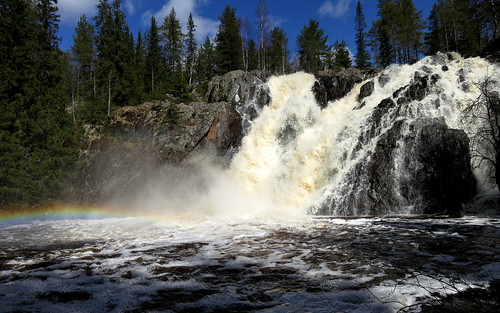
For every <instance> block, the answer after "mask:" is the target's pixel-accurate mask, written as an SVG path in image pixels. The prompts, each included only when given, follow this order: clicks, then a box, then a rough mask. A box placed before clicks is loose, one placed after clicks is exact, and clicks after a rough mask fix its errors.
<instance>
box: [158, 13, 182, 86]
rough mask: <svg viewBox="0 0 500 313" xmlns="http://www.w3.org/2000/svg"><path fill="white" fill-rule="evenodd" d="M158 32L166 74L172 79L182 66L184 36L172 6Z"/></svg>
mask: <svg viewBox="0 0 500 313" xmlns="http://www.w3.org/2000/svg"><path fill="white" fill-rule="evenodd" d="M160 32H161V34H162V37H163V42H164V53H165V58H166V60H167V75H168V78H169V79H173V77H174V76H176V75H177V74H176V73H177V72H178V70H179V68H180V67H182V49H183V37H184V35H183V34H182V29H181V24H180V22H179V19H178V18H177V15H176V13H175V9H174V8H172V10H171V11H170V13H169V14H168V15H167V16H166V17H165V19H164V21H163V25H162V26H161V27H160Z"/></svg>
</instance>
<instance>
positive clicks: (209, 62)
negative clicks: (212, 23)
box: [196, 37, 216, 83]
mask: <svg viewBox="0 0 500 313" xmlns="http://www.w3.org/2000/svg"><path fill="white" fill-rule="evenodd" d="M215 53H216V52H215V47H214V44H213V43H212V41H211V40H210V38H209V37H207V38H205V42H204V43H203V45H202V46H201V47H200V48H199V51H198V66H197V71H196V73H197V74H198V80H199V81H200V82H201V83H207V82H208V81H209V80H210V79H211V78H212V77H213V76H214V73H215V59H216V56H215Z"/></svg>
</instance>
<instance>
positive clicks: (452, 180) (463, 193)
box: [313, 60, 476, 216]
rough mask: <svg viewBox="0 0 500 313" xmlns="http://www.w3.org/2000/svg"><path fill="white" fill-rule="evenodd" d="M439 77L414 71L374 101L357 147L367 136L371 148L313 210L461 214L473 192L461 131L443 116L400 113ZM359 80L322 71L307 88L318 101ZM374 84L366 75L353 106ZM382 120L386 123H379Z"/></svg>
mask: <svg viewBox="0 0 500 313" xmlns="http://www.w3.org/2000/svg"><path fill="white" fill-rule="evenodd" d="M438 61H439V60H438ZM439 79H440V77H439V75H436V74H433V73H425V72H424V73H421V72H415V74H414V78H413V80H412V82H411V83H410V84H409V85H407V86H403V87H400V88H399V89H398V90H395V91H394V93H393V94H392V95H391V96H390V97H388V98H385V99H383V100H382V101H380V103H379V104H378V106H377V107H375V108H374V109H373V111H372V114H371V118H370V119H369V126H368V127H366V131H365V132H364V133H363V134H362V135H361V137H360V138H359V139H358V141H359V144H358V148H357V149H361V147H363V146H364V145H366V144H368V142H370V141H373V140H375V141H376V145H375V148H374V149H373V151H371V152H370V153H368V155H367V156H366V157H365V158H364V159H363V160H362V161H360V162H359V163H357V164H356V166H355V167H354V169H353V170H352V171H351V172H350V173H349V174H348V176H349V177H348V181H349V184H347V185H346V186H343V187H341V188H343V189H342V194H343V195H344V196H343V197H342V198H341V199H338V198H328V199H326V201H325V202H324V203H323V205H322V206H321V207H320V209H319V210H318V212H317V213H319V214H322V215H329V214H332V212H340V214H342V215H385V214H391V212H393V211H394V208H398V207H402V206H413V211H412V212H413V213H416V214H419V213H426V214H427V213H428V214H449V215H454V216H456V215H460V214H461V212H462V210H463V209H462V207H463V204H464V203H466V202H468V201H470V200H471V199H472V197H473V196H474V194H475V192H476V190H475V186H476V181H475V178H474V175H473V173H472V168H471V156H470V147H469V138H468V136H467V135H466V133H465V132H464V131H463V130H458V129H450V128H449V127H448V126H447V125H446V122H445V120H444V118H419V119H416V120H412V119H410V118H409V117H408V116H407V115H406V113H407V112H408V104H409V103H410V102H412V101H422V100H423V99H424V98H425V97H426V96H427V95H428V94H430V93H432V92H433V91H432V87H433V85H434V84H435V83H436V82H437V81H438V80H439ZM359 80H360V75H359V73H355V72H353V76H346V75H345V73H344V74H342V75H338V74H334V75H333V76H331V77H328V76H325V75H323V76H322V77H320V79H319V81H323V83H319V82H317V83H316V84H315V86H314V88H313V91H314V92H315V95H316V98H317V99H319V102H320V105H321V101H323V100H322V99H328V101H330V99H331V100H335V97H332V96H331V95H335V94H339V95H343V94H346V93H348V92H349V91H350V89H349V86H351V85H353V82H357V81H359ZM387 80H388V77H384V75H383V74H382V75H380V76H379V77H378V82H376V83H379V84H381V85H383V84H385V83H386V81H387ZM331 81H333V82H337V83H336V85H337V86H338V88H337V89H336V90H335V89H333V90H332V87H329V88H326V90H328V92H326V93H325V88H323V89H322V88H319V89H318V86H328V85H325V83H324V82H331ZM374 84H375V82H374V81H373V80H368V81H367V82H365V83H364V84H363V85H362V86H361V89H360V95H359V99H358V101H359V104H358V105H357V106H356V108H355V110H357V109H360V108H362V107H363V106H364V105H365V104H364V102H363V99H364V98H365V97H368V96H370V95H371V94H372V92H373V89H374ZM325 95H326V96H325ZM436 105H439V103H436ZM387 120H390V121H391V122H390V125H392V126H390V127H388V128H387V127H385V128H384V127H381V126H382V125H381V124H382V121H385V123H387ZM396 159H398V160H399V161H398V162H396ZM401 159H402V162H401ZM339 208H340V209H339Z"/></svg>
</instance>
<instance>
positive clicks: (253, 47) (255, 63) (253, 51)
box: [247, 39, 259, 71]
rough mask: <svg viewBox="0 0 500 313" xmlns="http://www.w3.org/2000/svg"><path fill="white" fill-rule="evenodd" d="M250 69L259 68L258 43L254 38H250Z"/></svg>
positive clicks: (248, 48)
mask: <svg viewBox="0 0 500 313" xmlns="http://www.w3.org/2000/svg"><path fill="white" fill-rule="evenodd" d="M247 46H248V47H247V51H248V70H249V71H253V70H257V69H258V68H259V55H258V52H257V44H256V43H255V41H254V40H253V39H250V40H248V44H247Z"/></svg>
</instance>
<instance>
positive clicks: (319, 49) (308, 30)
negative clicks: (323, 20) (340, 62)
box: [297, 19, 330, 73]
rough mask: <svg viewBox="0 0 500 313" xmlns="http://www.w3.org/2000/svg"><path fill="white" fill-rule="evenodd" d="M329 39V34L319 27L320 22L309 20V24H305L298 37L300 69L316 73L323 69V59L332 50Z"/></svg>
mask: <svg viewBox="0 0 500 313" xmlns="http://www.w3.org/2000/svg"><path fill="white" fill-rule="evenodd" d="M327 40H328V35H325V32H324V31H323V30H322V29H321V28H319V22H318V21H316V20H313V19H311V20H309V25H306V26H304V28H303V29H302V31H301V32H300V34H299V36H298V37H297V43H298V45H299V55H300V56H299V67H300V70H303V71H306V72H309V73H314V72H317V71H319V70H322V69H323V67H324V64H323V59H324V57H325V56H326V55H327V53H328V51H329V50H330V47H329V46H328V45H327V44H326V42H327Z"/></svg>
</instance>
